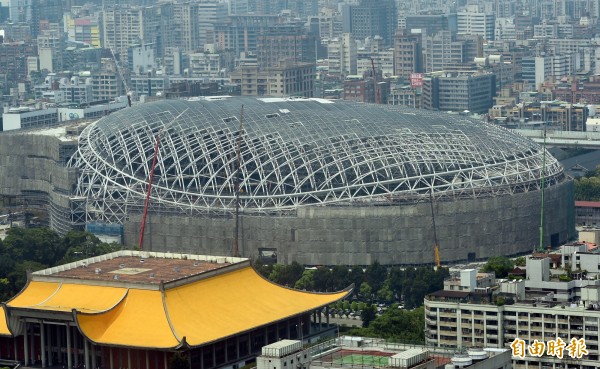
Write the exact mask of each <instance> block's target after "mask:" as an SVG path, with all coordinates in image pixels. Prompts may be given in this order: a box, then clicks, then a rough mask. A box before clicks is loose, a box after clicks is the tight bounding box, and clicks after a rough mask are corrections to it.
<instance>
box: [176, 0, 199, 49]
mask: <svg viewBox="0 0 600 369" xmlns="http://www.w3.org/2000/svg"><path fill="white" fill-rule="evenodd" d="M173 34H174V36H173V44H172V45H170V46H172V47H179V48H181V49H182V50H183V51H187V52H192V51H196V50H198V49H199V47H200V25H199V23H198V4H196V3H188V2H185V3H180V2H177V3H174V4H173Z"/></svg>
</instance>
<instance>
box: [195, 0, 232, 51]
mask: <svg viewBox="0 0 600 369" xmlns="http://www.w3.org/2000/svg"><path fill="white" fill-rule="evenodd" d="M197 4H198V20H197V22H198V32H199V33H200V35H199V38H198V43H199V48H200V49H202V48H203V47H204V45H205V44H212V43H214V40H215V25H217V24H221V23H224V22H225V21H226V20H227V4H226V3H223V2H220V1H217V0H203V1H200V2H198V3H197Z"/></svg>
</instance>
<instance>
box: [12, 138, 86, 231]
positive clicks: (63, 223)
mask: <svg viewBox="0 0 600 369" xmlns="http://www.w3.org/2000/svg"><path fill="white" fill-rule="evenodd" d="M65 129H66V128H65V127H62V128H55V129H50V130H47V131H45V132H46V133H45V134H40V133H39V132H38V131H36V132H35V133H34V132H33V131H32V132H27V131H23V132H18V133H2V134H0V197H2V198H4V199H5V200H6V204H9V202H10V204H12V205H13V206H14V207H15V209H14V211H20V209H39V210H43V211H47V212H48V218H49V224H50V227H52V228H53V229H55V230H57V231H59V232H60V233H65V232H67V231H68V230H70V229H71V228H72V225H73V220H74V219H73V218H72V216H71V214H72V212H71V197H72V195H71V193H72V192H73V191H74V190H75V184H76V183H77V169H75V168H67V166H66V164H67V162H68V160H69V158H70V157H71V156H72V155H73V153H74V152H75V150H76V148H77V138H76V137H71V138H67V137H66V136H65ZM54 131H56V132H54Z"/></svg>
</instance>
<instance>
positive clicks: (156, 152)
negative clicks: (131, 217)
mask: <svg viewBox="0 0 600 369" xmlns="http://www.w3.org/2000/svg"><path fill="white" fill-rule="evenodd" d="M187 110H188V109H185V110H184V111H182V112H181V113H180V114H179V115H178V116H176V117H175V118H174V119H173V120H172V121H170V122H169V123H167V124H166V125H164V126H163V127H162V128H161V129H160V130H159V131H158V133H157V134H156V144H155V146H154V154H153V155H152V166H151V168H150V175H149V178H148V191H147V192H146V200H145V201H144V213H143V215H142V224H141V225H140V238H139V241H138V249H139V250H140V251H142V249H143V245H144V230H145V229H146V216H147V215H148V205H149V204H150V193H151V191H152V181H153V180H154V169H155V168H156V161H157V158H158V150H159V148H160V135H161V134H162V132H163V131H164V130H166V129H167V128H168V127H169V126H170V125H171V124H173V123H175V122H176V121H177V119H179V117H181V116H182V115H183V113H185V112H186V111H187Z"/></svg>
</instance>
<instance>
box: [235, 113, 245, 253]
mask: <svg viewBox="0 0 600 369" xmlns="http://www.w3.org/2000/svg"><path fill="white" fill-rule="evenodd" d="M243 132H244V104H242V110H241V112H240V130H239V132H238V137H237V147H236V168H235V187H234V191H235V237H234V248H233V256H234V257H236V258H237V257H238V256H239V242H240V167H241V157H240V156H241V145H242V133H243Z"/></svg>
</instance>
